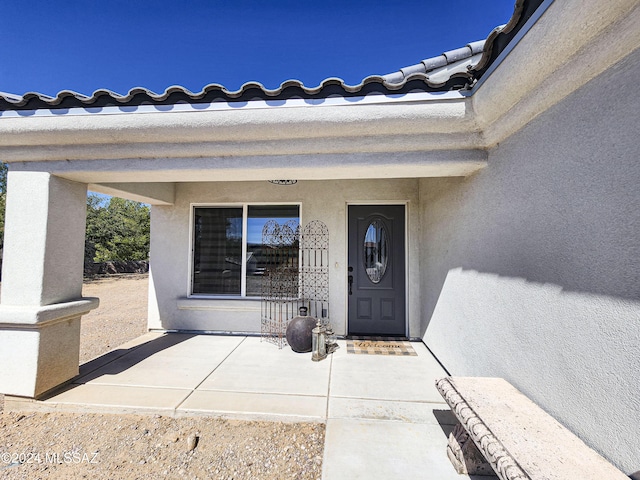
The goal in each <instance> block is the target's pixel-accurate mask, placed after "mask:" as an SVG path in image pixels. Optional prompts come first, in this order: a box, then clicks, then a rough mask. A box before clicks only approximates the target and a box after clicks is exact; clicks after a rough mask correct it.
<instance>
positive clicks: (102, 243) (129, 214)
mask: <svg viewBox="0 0 640 480" xmlns="http://www.w3.org/2000/svg"><path fill="white" fill-rule="evenodd" d="M149 228H150V210H149V206H148V205H145V204H143V203H139V202H133V201H131V200H124V199H122V198H116V197H113V198H111V199H110V200H105V199H103V198H101V197H99V196H97V195H93V194H90V195H89V196H88V197H87V235H86V241H85V261H89V260H91V261H96V262H105V261H109V260H123V261H127V260H147V259H148V258H149ZM91 256H92V257H93V258H91ZM87 257H89V258H87Z"/></svg>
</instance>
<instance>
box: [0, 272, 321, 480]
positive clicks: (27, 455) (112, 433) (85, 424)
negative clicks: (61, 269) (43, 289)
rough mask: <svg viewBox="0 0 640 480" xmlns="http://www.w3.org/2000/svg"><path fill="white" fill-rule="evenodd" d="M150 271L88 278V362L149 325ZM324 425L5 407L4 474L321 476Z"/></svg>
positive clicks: (0, 468)
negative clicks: (96, 302)
mask: <svg viewBox="0 0 640 480" xmlns="http://www.w3.org/2000/svg"><path fill="white" fill-rule="evenodd" d="M147 286H148V278H147V276H146V275H119V276H111V277H105V278H98V279H93V280H88V281H86V282H85V286H84V290H83V294H84V295H85V296H97V297H100V301H101V303H100V308H98V309H97V310H94V311H93V312H91V313H90V314H89V315H87V316H85V317H83V320H82V332H81V335H82V337H81V344H80V355H81V362H86V361H88V360H90V359H92V358H94V357H96V356H98V355H101V354H102V353H105V352H107V351H109V350H112V349H114V348H116V347H117V346H118V345H120V344H122V343H124V342H126V341H128V340H130V339H132V338H135V337H136V336H138V335H140V334H142V333H144V331H145V330H146V301H147ZM324 431H325V427H324V425H322V424H314V423H278V422H249V421H239V420H237V421H236V420H223V419H217V418H207V417H183V418H171V417H164V416H159V415H107V414H86V413H83V414H70V413H29V412H4V411H2V398H1V396H0V478H3V479H4V478H6V479H40V478H65V479H81V478H82V479H84V478H92V479H93V478H96V479H103V478H104V479H107V478H120V479H147V478H149V479H151V478H153V479H155V478H190V479H196V478H198V479H206V478H212V479H285V478H295V479H318V478H320V477H321V471H322V455H323V446H324Z"/></svg>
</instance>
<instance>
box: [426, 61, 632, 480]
mask: <svg viewBox="0 0 640 480" xmlns="http://www.w3.org/2000/svg"><path fill="white" fill-rule="evenodd" d="M639 74H640V51H636V52H635V53H633V54H631V55H630V56H629V57H627V58H626V59H625V60H624V61H622V62H621V63H620V64H618V65H617V66H616V67H615V68H613V69H611V70H610V71H608V72H606V73H605V74H604V75H601V76H600V77H598V78H596V79H594V80H592V81H591V82H589V83H588V84H586V85H585V86H584V87H582V88H581V89H579V90H577V91H576V92H574V93H573V94H572V95H570V96H569V97H567V98H566V99H565V100H563V101H562V102H561V103H559V104H557V105H556V106H554V107H553V108H551V109H550V110H548V111H547V112H545V113H544V114H542V115H540V116H539V117H538V118H536V119H535V120H534V121H532V122H531V123H530V124H529V125H528V126H526V127H525V128H524V129H523V130H521V131H520V132H519V133H517V134H516V135H514V136H512V137H511V138H509V139H508V140H507V141H505V142H503V143H502V144H500V145H498V146H496V147H495V148H493V149H492V150H490V152H489V162H488V163H489V165H488V168H486V169H485V170H482V171H481V172H479V173H477V174H476V175H474V176H472V177H469V178H465V179H422V180H420V202H421V220H422V222H423V223H422V227H423V233H422V236H421V244H422V245H423V249H422V250H421V266H422V269H421V283H422V289H423V293H422V301H423V304H422V312H421V313H422V319H423V325H422V328H423V332H424V340H425V342H426V344H427V345H428V346H429V347H430V348H431V350H432V351H433V352H434V353H435V354H436V356H437V357H438V358H439V359H440V360H441V361H442V362H443V364H444V366H445V367H446V368H447V369H448V370H449V371H450V373H451V374H452V375H459V376H497V377H504V378H506V379H507V380H509V381H510V382H512V383H513V384H514V385H515V386H516V387H517V388H519V389H520V390H522V391H523V392H524V393H525V394H527V395H528V396H529V397H530V398H531V399H533V400H534V401H535V402H536V403H538V404H539V405H541V406H542V407H543V408H544V409H545V410H547V411H548V412H549V413H550V414H551V415H553V416H554V417H556V418H557V419H558V420H559V421H560V422H562V423H563V424H564V425H565V426H567V427H568V428H569V429H571V430H572V431H574V433H576V434H578V435H579V436H580V437H581V438H582V439H583V440H585V441H586V442H587V443H588V444H589V445H591V446H592V447H594V448H595V449H596V450H597V451H599V452H600V453H602V454H603V455H604V456H605V457H607V458H608V459H609V460H610V461H612V462H613V463H614V464H616V465H617V466H618V467H619V468H621V469H622V470H623V471H624V472H625V473H627V474H633V473H634V472H637V471H640V455H639V453H638V452H640V437H638V432H639V431H640V395H639V393H640V390H639V388H640V387H639V386H638V385H639V384H640V356H639V355H638V345H639V344H640V209H638V205H640V188H638V180H639V179H640V162H639V161H638V160H639V159H638V157H639V153H640V147H639V143H638V131H639V130H638V123H639V121H638V111H639V110H640V99H639V98H638V96H637V95H636V94H635V93H634V92H635V90H636V89H637V86H636V80H635V79H636V78H637V77H638V75H639ZM560 448H561V447H560Z"/></svg>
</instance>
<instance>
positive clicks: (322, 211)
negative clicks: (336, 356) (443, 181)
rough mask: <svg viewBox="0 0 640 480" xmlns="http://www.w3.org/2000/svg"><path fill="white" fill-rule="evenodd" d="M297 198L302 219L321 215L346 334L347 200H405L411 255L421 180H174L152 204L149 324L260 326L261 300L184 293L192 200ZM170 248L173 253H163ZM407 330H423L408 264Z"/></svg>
mask: <svg viewBox="0 0 640 480" xmlns="http://www.w3.org/2000/svg"><path fill="white" fill-rule="evenodd" d="M243 202H244V203H249V204H251V203H254V204H255V203H276V204H277V203H279V202H296V203H297V202H299V203H300V204H301V209H300V212H301V223H302V224H303V225H306V224H307V223H308V222H310V221H311V220H321V221H323V222H324V223H325V224H326V225H327V227H328V229H329V296H330V299H329V302H330V306H329V310H330V312H329V317H330V319H331V321H332V324H333V326H334V328H335V330H336V333H338V334H344V333H345V332H346V321H347V320H346V292H347V265H346V261H347V258H346V241H347V240H346V237H347V235H346V229H347V204H348V203H369V204H376V203H405V202H406V204H407V222H408V228H407V230H408V231H409V232H410V233H409V236H408V242H407V243H408V250H407V252H408V255H409V258H411V259H417V258H418V232H419V228H418V225H419V216H418V209H417V204H418V180H417V179H390V180H353V181H349V180H331V181H323V180H319V181H300V182H298V183H297V184H295V185H290V186H281V185H273V184H271V183H269V182H266V181H260V182H206V183H205V182H195V183H179V184H177V185H176V201H175V205H173V206H154V207H153V208H152V210H151V253H150V257H151V281H150V292H149V327H150V328H152V329H169V330H171V329H181V330H209V331H217V332H258V333H259V332H260V299H259V298H253V299H241V298H238V299H231V300H222V299H216V298H209V299H201V298H197V299H195V298H187V294H188V292H189V289H190V287H189V281H190V279H189V275H190V271H189V269H190V261H191V260H190V258H191V244H190V238H189V232H190V229H191V228H192V227H191V225H190V208H191V205H192V204H204V205H237V204H241V203H243ZM168 252H170V254H168ZM407 275H408V277H407V279H408V281H407V296H408V305H409V308H408V309H407V316H408V326H409V334H410V335H411V336H414V337H417V336H419V335H420V311H419V305H420V302H419V296H420V289H419V276H420V274H419V268H418V262H417V261H413V260H412V261H411V262H409V264H408V273H407Z"/></svg>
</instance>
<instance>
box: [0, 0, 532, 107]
mask: <svg viewBox="0 0 640 480" xmlns="http://www.w3.org/2000/svg"><path fill="white" fill-rule="evenodd" d="M541 3H542V0H516V4H515V7H514V13H513V16H512V17H511V19H510V20H509V22H508V23H507V24H506V25H503V26H500V27H497V28H496V29H494V30H493V31H492V32H491V33H490V34H489V36H488V37H487V39H486V40H479V41H476V42H471V43H468V44H467V45H465V46H464V47H462V48H458V49H455V50H450V51H448V52H444V53H443V54H442V55H438V56H437V57H432V58H428V59H425V60H423V61H422V62H420V63H418V64H416V65H410V66H408V67H404V68H401V69H400V70H399V71H397V72H394V73H389V74H387V75H382V76H379V75H373V76H369V77H367V78H365V79H364V80H362V82H360V83H359V84H357V85H347V84H346V83H344V81H343V80H341V79H339V78H328V79H326V80H324V81H322V83H320V85H318V86H317V87H314V88H309V87H306V86H305V85H303V84H302V82H300V81H298V80H287V81H286V82H284V83H282V84H281V85H280V87H279V88H277V89H274V90H269V89H267V88H265V87H264V86H263V85H262V84H260V83H257V82H249V83H245V84H244V85H242V87H240V89H239V90H236V91H230V90H227V89H226V88H225V87H224V86H222V85H219V84H216V83H212V84H210V85H207V86H205V87H204V88H203V89H202V90H201V91H200V92H191V91H189V90H187V89H186V88H184V87H181V86H172V87H169V88H167V89H166V90H165V91H164V92H163V93H159V94H158V93H155V92H152V91H151V90H148V89H146V88H141V87H136V88H133V89H131V90H130V91H129V92H128V93H127V94H126V95H120V94H118V93H115V92H112V91H110V90H97V91H95V92H94V93H93V95H91V96H87V95H83V94H81V93H77V92H72V91H69V90H63V91H61V92H60V93H58V94H57V95H56V96H55V97H51V96H48V95H43V94H41V93H37V92H29V93H25V94H24V95H14V94H9V93H3V92H0V111H5V110H38V109H61V108H74V107H81V108H82V107H84V108H91V107H105V106H138V105H143V104H153V105H172V104H177V103H191V104H199V103H212V102H219V101H220V102H244V101H249V100H255V99H261V100H286V99H290V98H304V99H315V98H327V97H330V96H335V95H338V96H341V97H354V96H365V95H368V94H371V93H380V94H392V93H408V92H411V91H416V90H419V91H423V92H435V91H448V90H459V89H462V88H466V87H469V86H470V85H472V84H473V83H474V82H475V81H476V80H477V79H479V78H480V77H481V76H482V75H483V74H484V73H485V72H486V71H487V69H488V67H489V66H490V65H491V63H492V62H493V61H495V59H496V58H497V56H498V55H499V54H500V52H501V51H502V50H503V49H504V48H505V47H506V45H507V44H508V43H509V41H510V40H511V39H512V38H513V37H514V36H515V35H516V34H517V32H518V31H519V30H520V28H522V26H523V25H524V23H525V22H526V21H527V20H528V19H529V17H530V16H531V15H532V14H533V12H534V11H535V9H536V8H537V7H538V6H539V5H540V4H541Z"/></svg>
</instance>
